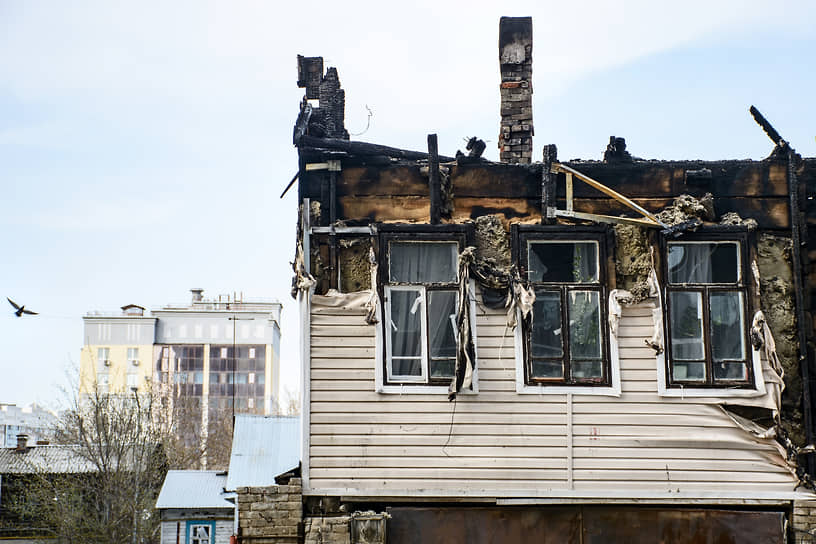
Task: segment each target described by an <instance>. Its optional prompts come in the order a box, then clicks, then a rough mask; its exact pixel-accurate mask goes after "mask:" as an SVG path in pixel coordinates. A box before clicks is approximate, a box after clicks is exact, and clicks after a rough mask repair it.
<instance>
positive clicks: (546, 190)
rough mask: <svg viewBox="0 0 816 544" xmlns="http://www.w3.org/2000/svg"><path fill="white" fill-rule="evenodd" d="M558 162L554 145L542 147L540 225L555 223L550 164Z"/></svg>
mask: <svg viewBox="0 0 816 544" xmlns="http://www.w3.org/2000/svg"><path fill="white" fill-rule="evenodd" d="M557 160H558V149H557V148H556V147H555V144H548V145H545V146H544V157H543V163H544V164H543V168H542V170H541V223H543V224H547V223H555V177H556V174H553V173H552V172H550V168H551V167H552V164H553V163H554V162H555V161H557Z"/></svg>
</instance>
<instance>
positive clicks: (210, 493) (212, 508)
mask: <svg viewBox="0 0 816 544" xmlns="http://www.w3.org/2000/svg"><path fill="white" fill-rule="evenodd" d="M226 480H227V473H226V472H218V471H214V470H171V471H169V472H168V473H167V476H166V477H165V479H164V485H163V486H162V489H161V492H160V493H159V497H158V499H157V500H156V509H157V510H158V511H159V514H160V516H161V543H162V544H172V543H176V542H189V543H195V544H229V542H230V536H232V535H233V534H234V532H235V531H234V521H233V520H234V519H235V518H234V515H235V514H234V512H235V505H234V503H232V502H230V498H232V497H234V496H235V494H234V493H227V492H225V491H224V484H225V483H226Z"/></svg>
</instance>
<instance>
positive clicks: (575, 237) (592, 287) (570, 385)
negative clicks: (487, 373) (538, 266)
mask: <svg viewBox="0 0 816 544" xmlns="http://www.w3.org/2000/svg"><path fill="white" fill-rule="evenodd" d="M512 236H513V253H514V255H513V260H514V262H515V263H517V265H518V268H519V274H520V275H521V278H522V280H523V281H524V282H525V284H527V285H528V286H530V287H531V288H532V289H533V290H534V291H537V292H538V291H544V290H546V291H557V292H558V293H559V295H560V301H561V326H562V327H561V328H562V330H564V331H568V330H569V328H568V319H569V318H568V300H567V299H568V296H569V293H570V292H571V291H595V292H597V293H598V305H599V311H600V315H599V319H600V326H599V333H600V336H601V338H600V340H601V364H602V368H603V378H601V379H578V378H574V377H573V376H572V375H571V360H570V359H571V356H570V352H569V336H570V335H569V333H567V334H563V335H562V338H563V344H562V347H563V357H562V359H561V360H562V361H563V365H564V377H563V378H531V376H530V375H531V374H532V358H531V356H530V355H531V347H530V341H531V335H530V331H524V330H522V326H520V325H519V326H517V327H516V345H517V357H516V358H517V360H518V359H521V365H517V367H519V366H520V368H517V382H518V383H517V390H519V392H536V393H538V392H541V391H542V390H545V391H546V390H548V389H553V392H564V391H572V392H578V393H585V392H586V393H589V392H591V391H595V390H597V391H598V392H599V394H619V393H620V385H619V384H620V373H619V369H618V365H617V364H613V361H612V359H613V356H612V355H613V352H614V355H615V357H614V358H615V361H614V362H617V345H615V346H614V348H615V349H614V350H613V349H612V347H613V346H611V345H610V344H611V339H612V335H611V334H610V333H609V330H608V318H607V300H608V296H609V288H608V281H609V279H608V277H609V273H608V270H607V263H608V250H607V246H608V244H609V237H610V229H609V228H608V227H607V226H605V225H599V226H578V225H514V228H513V229H512ZM535 242H553V243H579V242H592V243H595V244H597V248H598V254H597V267H598V279H597V281H596V282H588V283H580V282H544V281H542V282H532V281H529V279H528V278H529V271H530V270H529V268H530V267H529V247H530V244H531V243H535ZM519 323H521V320H519Z"/></svg>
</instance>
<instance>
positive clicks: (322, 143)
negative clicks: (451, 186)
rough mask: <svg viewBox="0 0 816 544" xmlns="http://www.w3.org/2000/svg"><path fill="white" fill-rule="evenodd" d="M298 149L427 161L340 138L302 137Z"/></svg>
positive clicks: (412, 154) (424, 157) (422, 155)
mask: <svg viewBox="0 0 816 544" xmlns="http://www.w3.org/2000/svg"><path fill="white" fill-rule="evenodd" d="M298 145H299V146H300V147H307V148H309V147H319V148H324V149H332V150H337V151H345V152H347V153H350V154H352V155H387V156H389V157H393V158H397V159H408V160H427V159H428V154H427V153H423V152H421V151H409V150H407V149H398V148H396V147H389V146H387V145H379V144H372V143H368V142H353V141H351V140H341V139H340V138H317V137H315V136H308V135H304V136H302V137H301V138H300V140H299V141H298ZM454 160H455V159H454V158H453V157H445V156H443V155H440V156H439V161H440V162H452V161H454Z"/></svg>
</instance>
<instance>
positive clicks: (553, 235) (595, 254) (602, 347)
mask: <svg viewBox="0 0 816 544" xmlns="http://www.w3.org/2000/svg"><path fill="white" fill-rule="evenodd" d="M516 232H517V237H516V240H517V241H516V251H517V255H518V257H519V266H520V270H521V274H522V278H523V279H524V280H526V282H528V285H529V286H530V287H531V288H532V289H533V291H534V292H535V302H534V303H533V308H532V314H531V318H530V320H529V322H527V323H525V325H524V327H523V330H522V331H521V332H522V334H521V337H522V338H521V341H522V344H523V363H524V368H523V371H524V383H525V384H526V385H542V386H551V385H570V386H597V385H607V386H608V385H610V383H611V369H610V363H609V360H610V358H609V356H608V347H607V331H606V312H605V298H606V297H605V293H606V287H605V281H606V278H605V274H604V271H605V262H606V255H605V253H606V251H605V244H604V241H605V230H603V229H598V228H581V227H570V228H569V229H566V228H564V227H529V228H527V229H524V230H519V231H516Z"/></svg>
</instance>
